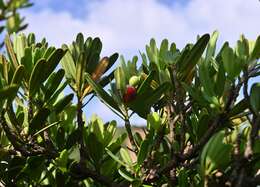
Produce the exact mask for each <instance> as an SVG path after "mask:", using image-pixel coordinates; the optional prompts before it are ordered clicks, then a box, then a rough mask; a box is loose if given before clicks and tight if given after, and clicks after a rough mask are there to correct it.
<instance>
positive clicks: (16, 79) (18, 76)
mask: <svg viewBox="0 0 260 187" xmlns="http://www.w3.org/2000/svg"><path fill="white" fill-rule="evenodd" d="M23 76H24V66H23V65H19V66H18V68H17V69H16V70H15V72H14V76H13V78H12V81H11V84H17V85H20V83H21V81H22V80H23Z"/></svg>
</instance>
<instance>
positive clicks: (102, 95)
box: [86, 73, 123, 114]
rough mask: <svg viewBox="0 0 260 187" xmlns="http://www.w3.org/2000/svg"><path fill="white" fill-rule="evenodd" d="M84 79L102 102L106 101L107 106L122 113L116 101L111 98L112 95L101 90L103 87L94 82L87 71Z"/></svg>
mask: <svg viewBox="0 0 260 187" xmlns="http://www.w3.org/2000/svg"><path fill="white" fill-rule="evenodd" d="M86 79H87V81H88V83H89V85H90V86H91V87H92V88H93V90H94V91H95V92H96V94H97V95H98V96H99V98H100V99H101V100H102V101H103V102H104V103H106V104H107V105H108V106H110V107H112V108H113V109H115V110H116V111H118V112H119V113H121V114H123V113H122V111H121V110H120V109H119V107H118V105H117V103H116V101H115V100H114V99H113V97H111V96H110V95H109V94H108V93H107V92H105V90H103V88H102V87H101V86H100V85H98V84H96V83H95V82H94V81H93V80H92V79H91V76H90V75H89V74H88V73H87V74H86Z"/></svg>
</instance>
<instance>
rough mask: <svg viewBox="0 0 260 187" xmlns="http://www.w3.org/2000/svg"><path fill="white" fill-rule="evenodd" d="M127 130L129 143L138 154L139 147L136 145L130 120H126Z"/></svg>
mask: <svg viewBox="0 0 260 187" xmlns="http://www.w3.org/2000/svg"><path fill="white" fill-rule="evenodd" d="M125 128H126V132H127V134H128V138H129V141H130V143H131V145H132V149H133V151H134V152H135V153H136V152H137V146H136V143H135V140H134V136H133V133H132V129H131V124H130V121H129V119H128V118H125Z"/></svg>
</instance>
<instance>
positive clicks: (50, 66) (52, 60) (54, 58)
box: [43, 49, 66, 80]
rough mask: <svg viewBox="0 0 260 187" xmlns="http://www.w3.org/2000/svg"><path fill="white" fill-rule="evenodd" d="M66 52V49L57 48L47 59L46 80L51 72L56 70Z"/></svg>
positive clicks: (45, 67) (44, 77)
mask: <svg viewBox="0 0 260 187" xmlns="http://www.w3.org/2000/svg"><path fill="white" fill-rule="evenodd" d="M65 53H66V51H64V50H63V49H56V50H55V51H54V52H53V53H52V54H51V56H50V57H49V58H48V59H47V61H46V62H45V66H44V76H43V79H44V80H46V79H47V78H48V77H49V76H50V74H51V73H52V72H53V71H54V70H55V68H56V67H57V65H58V64H59V62H60V60H61V59H62V57H63V56H64V54H65Z"/></svg>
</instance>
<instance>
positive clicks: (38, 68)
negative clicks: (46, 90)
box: [29, 59, 46, 97]
mask: <svg viewBox="0 0 260 187" xmlns="http://www.w3.org/2000/svg"><path fill="white" fill-rule="evenodd" d="M45 62H46V61H45V59H40V60H39V61H38V62H37V63H36V65H35V66H34V68H33V71H32V74H31V76H30V80H29V96H30V97H33V96H34V94H35V93H36V92H37V91H38V90H39V88H40V86H41V84H42V83H43V81H44V79H43V70H44V64H45Z"/></svg>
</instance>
